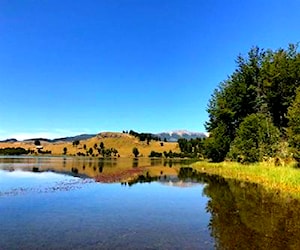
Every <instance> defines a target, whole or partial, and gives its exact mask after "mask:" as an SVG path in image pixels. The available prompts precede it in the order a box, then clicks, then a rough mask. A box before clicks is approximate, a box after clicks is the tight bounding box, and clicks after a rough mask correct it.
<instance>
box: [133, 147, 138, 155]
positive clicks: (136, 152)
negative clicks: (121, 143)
mask: <svg viewBox="0 0 300 250" xmlns="http://www.w3.org/2000/svg"><path fill="white" fill-rule="evenodd" d="M132 153H133V154H134V157H138V155H139V154H140V152H139V150H138V148H137V147H134V148H133V149H132Z"/></svg>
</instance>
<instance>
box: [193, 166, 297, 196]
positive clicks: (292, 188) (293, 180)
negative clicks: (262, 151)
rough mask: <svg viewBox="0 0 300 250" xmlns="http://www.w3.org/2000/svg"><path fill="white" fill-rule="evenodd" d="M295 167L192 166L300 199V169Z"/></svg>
mask: <svg viewBox="0 0 300 250" xmlns="http://www.w3.org/2000/svg"><path fill="white" fill-rule="evenodd" d="M293 166H294V163H290V164H288V165H287V166H275V165H274V164H273V163H266V162H261V163H254V164H249V165H243V164H240V163H236V162H221V163H210V162H205V161H199V162H196V163H193V164H192V165H191V167H192V168H193V169H194V170H197V171H198V172H200V173H206V174H209V175H218V176H221V177H223V178H225V179H235V180H238V181H241V182H249V183H255V184H259V185H261V186H262V187H264V188H265V189H266V190H267V191H273V192H276V193H278V194H280V195H283V196H287V195H288V196H292V197H294V198H300V169H297V168H295V167H293Z"/></svg>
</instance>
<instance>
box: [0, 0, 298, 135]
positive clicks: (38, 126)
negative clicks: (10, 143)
mask: <svg viewBox="0 0 300 250" xmlns="http://www.w3.org/2000/svg"><path fill="white" fill-rule="evenodd" d="M299 11H300V1H298V0H294V1H292V0H282V1H278V0H273V1H272V0H269V1H266V0H253V1H241V0H236V1H234V0H232V1H225V0H211V1H209V0H207V1H201V0H94V1H92V0H0V93H1V98H0V139H5V138H8V137H17V138H18V139H23V138H24V137H31V136H47V137H59V136H69V135H76V134H78V133H98V132H101V131H122V130H130V129H134V130H136V131H139V132H162V131H169V130H174V129H187V130H191V131H200V132H201V131H205V129H204V122H205V121H206V120H207V119H208V115H207V113H206V107H207V103H208V100H209V98H210V96H211V94H212V92H213V90H214V89H215V88H216V87H217V86H218V84H219V83H220V82H221V81H223V80H225V79H226V78H227V76H228V75H230V74H231V73H232V72H233V71H234V69H235V67H236V64H235V59H236V57H237V56H238V54H239V53H241V54H244V55H245V54H246V53H247V52H248V51H249V49H250V48H251V47H252V46H256V45H258V46H259V47H261V48H265V49H267V48H271V49H277V48H279V47H283V48H286V47H287V45H288V44H289V43H296V42H299V41H300V30H299V27H300V15H299Z"/></svg>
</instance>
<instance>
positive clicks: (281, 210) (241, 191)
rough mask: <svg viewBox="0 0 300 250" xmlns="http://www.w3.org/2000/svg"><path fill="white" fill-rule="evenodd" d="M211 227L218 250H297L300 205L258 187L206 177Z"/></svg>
mask: <svg viewBox="0 0 300 250" xmlns="http://www.w3.org/2000/svg"><path fill="white" fill-rule="evenodd" d="M206 181H207V183H208V185H207V186H206V187H205V188H204V193H205V194H206V195H207V196H208V197H210V198H211V199H210V200H209V202H208V204H207V211H208V212H210V213H211V220H210V224H209V228H210V230H211V234H212V236H213V237H214V238H215V240H216V248H217V249H290V248H291V249H297V247H299V246H300V240H299V236H300V203H299V201H298V200H292V199H283V198H281V197H279V196H278V195H277V194H276V193H268V192H266V191H265V190H263V189H262V187H260V186H258V185H255V184H247V183H241V182H237V181H234V180H225V179H223V178H220V177H216V176H214V177H209V176H206Z"/></svg>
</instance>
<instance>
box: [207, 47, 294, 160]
mask: <svg viewBox="0 0 300 250" xmlns="http://www.w3.org/2000/svg"><path fill="white" fill-rule="evenodd" d="M236 64H237V66H236V69H235V71H234V72H233V73H232V74H231V75H230V76H228V78H227V79H226V80H224V81H223V82H221V83H220V84H219V86H218V87H217V88H216V89H215V91H214V93H213V94H212V96H211V98H210V100H209V103H208V107H207V111H208V114H209V119H208V121H207V122H206V124H205V127H206V130H207V132H209V137H208V138H207V139H206V140H205V141H204V156H205V157H206V158H208V159H211V160H212V161H213V162H221V161H224V160H227V159H228V160H231V161H238V162H243V163H247V162H259V161H265V160H267V159H270V158H274V159H280V160H284V159H291V158H293V159H295V160H297V161H300V153H299V151H300V88H299V86H300V54H299V52H298V44H290V45H289V46H288V48H287V49H282V48H279V49H277V50H275V51H273V50H271V49H267V50H264V49H260V48H258V47H253V48H251V49H250V51H249V52H248V53H247V55H246V56H242V55H239V56H238V57H237V59H236Z"/></svg>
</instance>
